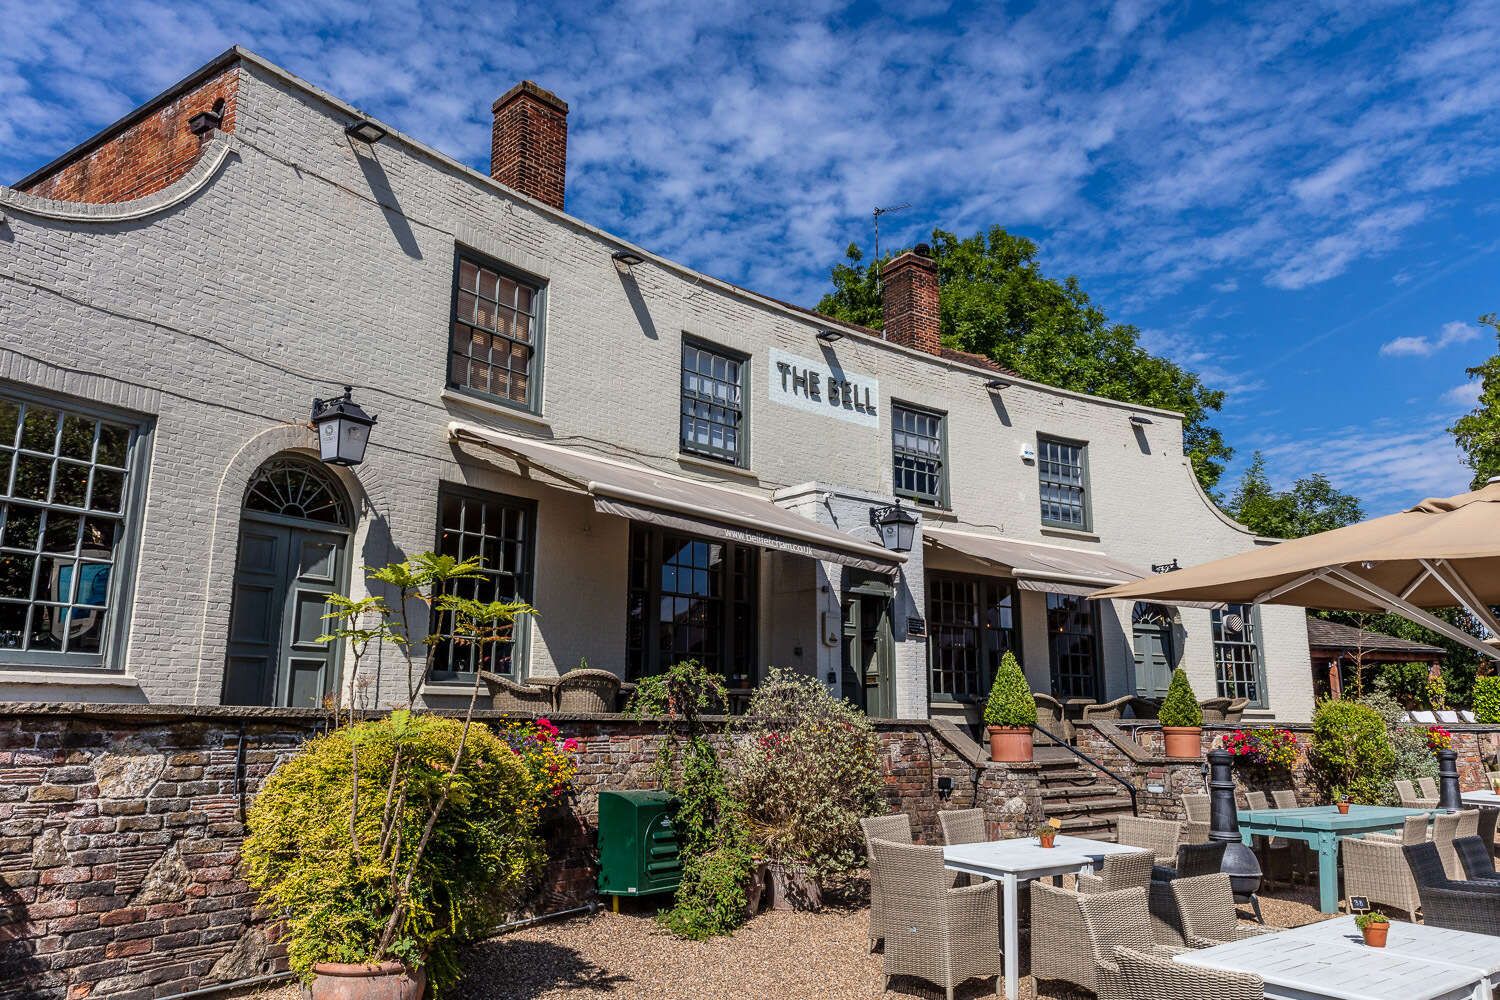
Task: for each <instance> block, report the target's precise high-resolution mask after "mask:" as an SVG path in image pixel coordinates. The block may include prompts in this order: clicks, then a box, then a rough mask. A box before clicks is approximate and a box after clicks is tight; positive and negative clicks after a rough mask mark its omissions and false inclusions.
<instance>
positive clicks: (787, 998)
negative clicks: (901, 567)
mask: <svg viewBox="0 0 1500 1000" xmlns="http://www.w3.org/2000/svg"><path fill="white" fill-rule="evenodd" d="M1261 905H1262V908H1263V911H1264V913H1265V917H1266V923H1268V924H1270V925H1272V926H1276V927H1295V926H1298V925H1300V924H1306V923H1311V922H1313V921H1315V920H1318V919H1321V916H1322V915H1321V914H1319V913H1318V912H1317V893H1316V890H1315V889H1314V888H1310V887H1305V886H1302V887H1295V888H1286V887H1281V888H1278V889H1277V890H1275V895H1274V896H1267V897H1263V899H1262V901H1261ZM653 912H654V911H652V910H650V909H647V908H644V907H641V906H639V905H638V906H637V908H635V909H634V911H633V912H623V913H618V914H615V913H608V912H600V913H597V914H594V915H593V916H587V917H577V918H573V919H568V920H559V921H556V922H553V923H546V924H539V925H537V926H535V927H530V928H526V929H524V930H520V931H515V932H513V933H510V934H504V935H501V936H498V937H494V938H491V939H489V940H487V941H484V942H481V943H480V944H478V945H476V946H475V947H474V948H473V949H471V951H470V952H469V955H468V958H467V967H468V973H467V975H466V976H465V979H464V981H463V983H462V984H461V985H460V987H459V988H458V990H457V991H455V996H456V997H458V998H460V1000H564V998H567V1000H579V998H587V997H610V998H614V1000H746V998H752V1000H753V998H763V1000H793V998H805V997H818V998H820V1000H824V998H826V1000H865V998H876V997H881V996H885V997H890V998H898V997H922V998H928V997H941V996H943V993H942V991H941V990H933V989H932V988H930V987H928V986H926V985H925V984H923V983H920V982H917V981H915V980H911V979H897V980H896V981H895V982H894V983H893V984H892V989H891V991H890V992H889V993H885V994H882V993H881V988H880V987H881V981H882V978H883V973H882V971H881V958H880V955H879V954H874V955H871V954H869V953H868V952H867V950H866V944H865V931H866V928H867V927H868V916H867V914H866V912H865V910H864V908H863V907H830V908H827V909H825V910H824V911H823V912H822V913H816V914H813V913H787V912H767V913H763V914H761V915H760V916H757V917H756V918H755V919H754V920H752V921H750V922H749V923H748V924H746V925H745V926H744V927H743V928H741V929H740V930H739V931H737V932H736V933H735V934H734V935H733V936H731V937H727V938H718V939H715V940H713V941H704V942H696V941H680V940H678V939H677V938H674V937H672V936H671V935H670V934H668V933H666V932H665V931H663V930H661V929H660V928H659V927H658V926H657V925H656V923H655V922H654V921H653V920H652V914H653ZM1241 913H1242V915H1243V916H1247V917H1248V915H1249V914H1248V909H1247V908H1242V909H1241ZM1043 988H1044V992H1042V993H1041V994H1037V993H1035V992H1034V990H1035V984H1033V983H1032V981H1031V980H1030V979H1029V978H1027V979H1023V980H1022V984H1021V994H1022V996H1023V997H1024V998H1026V1000H1087V998H1090V997H1091V994H1087V993H1081V992H1076V991H1071V990H1069V989H1067V988H1066V987H1064V986H1063V985H1062V984H1060V983H1044V984H1043ZM298 992H299V991H298V990H297V988H296V987H295V986H283V987H279V988H276V989H272V990H263V991H261V992H260V993H258V994H255V995H254V996H255V998H256V1000H296V998H297V996H298ZM958 995H959V997H962V998H965V1000H972V998H977V997H991V996H993V995H994V993H993V992H992V991H991V990H990V989H988V988H986V986H985V985H983V984H981V983H978V982H971V983H969V984H968V985H967V986H966V987H965V988H963V989H960V990H959V991H958Z"/></svg>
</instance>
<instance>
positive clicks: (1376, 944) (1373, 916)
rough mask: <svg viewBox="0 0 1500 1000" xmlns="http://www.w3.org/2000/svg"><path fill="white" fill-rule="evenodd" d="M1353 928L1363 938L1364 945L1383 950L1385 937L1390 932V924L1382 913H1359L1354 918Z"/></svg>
mask: <svg viewBox="0 0 1500 1000" xmlns="http://www.w3.org/2000/svg"><path fill="white" fill-rule="evenodd" d="M1354 926H1356V927H1358V928H1359V932H1360V933H1361V934H1363V935H1364V936H1365V944H1367V945H1369V946H1370V947H1371V948H1384V947H1385V937H1386V935H1387V934H1389V933H1390V932H1391V922H1390V921H1389V920H1387V919H1386V917H1385V914H1383V913H1361V914H1360V915H1359V916H1357V917H1355V918H1354Z"/></svg>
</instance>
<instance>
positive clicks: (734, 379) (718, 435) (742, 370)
mask: <svg viewBox="0 0 1500 1000" xmlns="http://www.w3.org/2000/svg"><path fill="white" fill-rule="evenodd" d="M746 371H747V366H746V364H745V358H744V356H743V355H739V354H734V353H731V352H729V351H724V350H721V349H719V348H715V347H709V346H708V345H706V344H703V343H701V342H699V341H695V340H687V339H684V340H683V342H682V427H681V429H682V435H681V447H682V450H683V451H688V452H692V453H694V454H696V455H704V456H707V457H708V458H716V459H718V460H720V461H723V462H729V463H730V464H733V465H740V466H743V465H747V464H749V463H748V457H749V449H748V448H747V447H746V443H747V435H746V434H745V429H746V424H745V399H746V396H747V393H746V392H745V376H746Z"/></svg>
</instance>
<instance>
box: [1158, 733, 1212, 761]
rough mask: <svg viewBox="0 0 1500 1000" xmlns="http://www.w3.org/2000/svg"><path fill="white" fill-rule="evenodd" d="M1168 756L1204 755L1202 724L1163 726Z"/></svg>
mask: <svg viewBox="0 0 1500 1000" xmlns="http://www.w3.org/2000/svg"><path fill="white" fill-rule="evenodd" d="M1161 731H1162V735H1163V736H1164V737H1165V738H1166V744H1167V745H1166V754H1167V756H1168V757H1202V756H1203V727H1202V726H1162V727H1161Z"/></svg>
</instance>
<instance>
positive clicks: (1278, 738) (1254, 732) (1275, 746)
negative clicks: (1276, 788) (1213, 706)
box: [1222, 728, 1297, 771]
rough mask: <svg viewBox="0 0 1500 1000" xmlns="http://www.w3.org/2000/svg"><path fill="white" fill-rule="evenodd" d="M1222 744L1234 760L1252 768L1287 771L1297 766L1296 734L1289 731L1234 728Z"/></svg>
mask: <svg viewBox="0 0 1500 1000" xmlns="http://www.w3.org/2000/svg"><path fill="white" fill-rule="evenodd" d="M1222 745H1223V748H1224V751H1225V752H1226V753H1228V754H1229V755H1230V756H1231V757H1233V758H1234V759H1235V760H1236V761H1238V762H1240V763H1241V764H1245V765H1248V766H1251V767H1265V768H1272V769H1275V770H1278V771H1290V770H1291V769H1292V765H1294V764H1296V763H1297V734H1296V733H1293V732H1292V731H1291V730H1289V729H1273V728H1265V729H1236V730H1235V731H1234V732H1232V733H1230V734H1229V735H1228V736H1225V737H1224V740H1223V744H1222Z"/></svg>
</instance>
